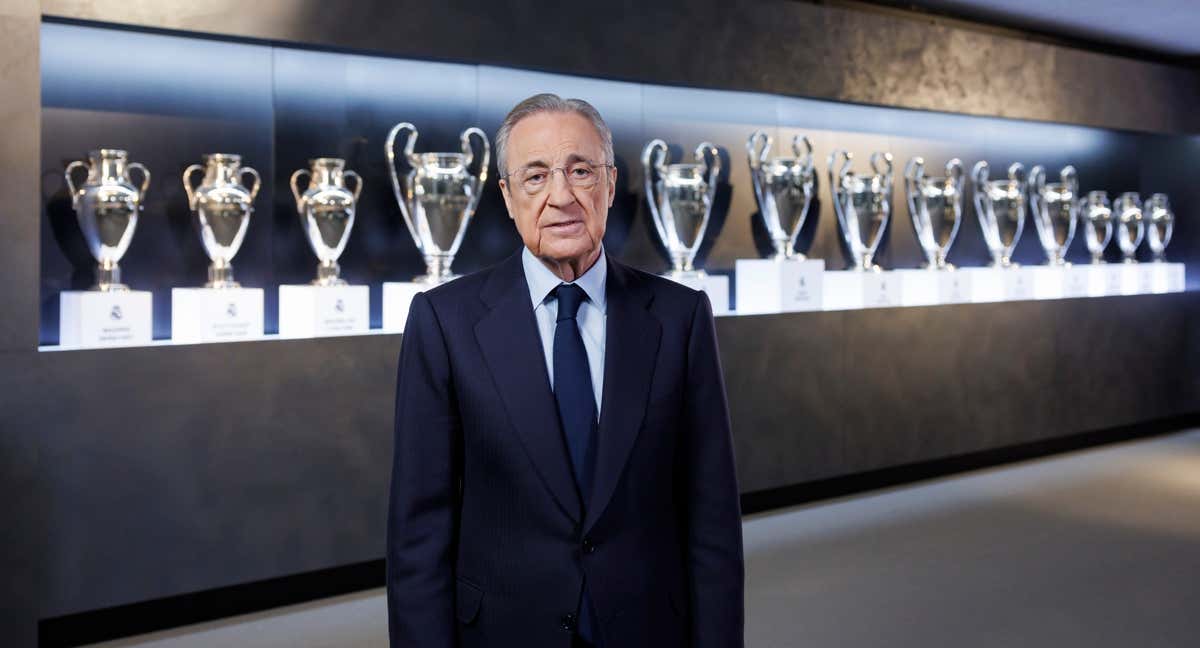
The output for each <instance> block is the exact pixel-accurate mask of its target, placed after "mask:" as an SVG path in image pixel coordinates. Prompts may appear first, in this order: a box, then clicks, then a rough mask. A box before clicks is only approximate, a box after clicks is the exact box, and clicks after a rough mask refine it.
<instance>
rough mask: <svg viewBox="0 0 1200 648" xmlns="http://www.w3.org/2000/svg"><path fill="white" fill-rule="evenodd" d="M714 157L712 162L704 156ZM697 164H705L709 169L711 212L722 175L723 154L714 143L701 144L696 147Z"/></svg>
mask: <svg viewBox="0 0 1200 648" xmlns="http://www.w3.org/2000/svg"><path fill="white" fill-rule="evenodd" d="M705 153H709V154H711V155H712V162H709V161H708V160H707V159H705V156H704V154H705ZM695 156H696V164H703V165H704V166H705V167H707V172H708V173H707V174H706V175H707V176H708V208H709V209H710V210H711V209H712V205H713V200H715V199H716V197H717V179H718V178H719V177H720V175H721V152H720V151H719V150H717V147H716V146H715V145H714V144H713V143H712V142H700V144H699V146H697V147H696V152H695Z"/></svg>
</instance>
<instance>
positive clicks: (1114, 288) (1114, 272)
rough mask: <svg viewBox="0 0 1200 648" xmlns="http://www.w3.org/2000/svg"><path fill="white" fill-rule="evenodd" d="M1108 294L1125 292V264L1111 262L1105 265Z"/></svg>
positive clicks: (1106, 291) (1105, 292) (1105, 290)
mask: <svg viewBox="0 0 1200 648" xmlns="http://www.w3.org/2000/svg"><path fill="white" fill-rule="evenodd" d="M1104 274H1105V283H1104V285H1105V289H1104V294H1106V295H1122V294H1124V287H1125V285H1124V279H1125V264H1123V263H1110V264H1106V265H1105V266H1104Z"/></svg>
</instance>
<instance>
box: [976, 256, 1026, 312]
mask: <svg viewBox="0 0 1200 648" xmlns="http://www.w3.org/2000/svg"><path fill="white" fill-rule="evenodd" d="M959 272H962V273H965V274H966V275H967V278H968V280H969V281H970V291H971V301H972V302H975V303H982V302H999V301H1022V300H1026V299H1033V298H1034V295H1033V279H1032V277H1031V276H1030V273H1029V270H1028V269H1027V268H1022V267H1021V266H1019V265H1017V264H1015V263H1014V264H1009V265H1006V266H1005V265H1002V266H996V265H991V266H988V267H986V268H963V269H961V270H959Z"/></svg>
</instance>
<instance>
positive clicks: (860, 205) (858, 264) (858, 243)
mask: <svg viewBox="0 0 1200 648" xmlns="http://www.w3.org/2000/svg"><path fill="white" fill-rule="evenodd" d="M839 158H840V159H841V162H840V163H838V159H839ZM853 163H854V156H853V155H852V154H850V153H848V152H846V150H844V149H838V150H836V151H834V152H833V153H831V154H830V155H829V190H830V193H832V194H833V211H834V213H835V214H836V215H837V220H838V228H839V229H840V230H841V232H842V240H843V241H844V242H845V243H846V247H847V248H848V249H849V250H850V254H851V256H852V257H853V266H854V268H853V269H854V270H856V271H864V270H879V266H877V265H875V262H874V260H875V250H876V249H877V248H878V247H879V242H880V241H881V240H882V239H883V234H884V232H886V231H887V225H888V221H889V220H890V219H891V215H892V154H891V153H882V152H875V153H872V154H871V170H872V171H873V172H874V174H873V175H867V176H864V175H858V174H856V173H854V172H853V171H851V170H850V167H851V166H852V165H853Z"/></svg>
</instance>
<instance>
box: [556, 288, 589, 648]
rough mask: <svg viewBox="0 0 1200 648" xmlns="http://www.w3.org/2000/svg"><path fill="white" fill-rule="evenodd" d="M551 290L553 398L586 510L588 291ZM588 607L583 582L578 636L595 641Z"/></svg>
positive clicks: (587, 495)
mask: <svg viewBox="0 0 1200 648" xmlns="http://www.w3.org/2000/svg"><path fill="white" fill-rule="evenodd" d="M554 293H555V296H556V297H557V299H558V319H557V321H556V322H555V325H554V399H555V401H557V403H558V418H559V420H560V421H561V422H562V430H563V435H564V436H565V437H566V441H567V450H568V452H569V453H570V455H571V468H572V469H573V470H574V472H575V483H576V485H578V486H579V495H580V497H582V498H583V504H584V508H585V512H586V507H587V502H588V499H589V496H590V495H591V492H592V473H593V471H594V469H595V464H596V428H597V421H596V418H597V417H596V397H595V394H594V392H593V391H592V372H591V369H590V368H589V366H588V358H587V350H586V349H584V347H583V337H581V336H580V335H579V322H578V321H576V319H575V316H576V315H578V314H579V306H580V305H581V304H582V303H583V300H584V299H586V298H587V294H586V293H584V292H583V289H582V288H580V287H579V286H577V285H575V284H559V286H558V287H557V288H555V289H554ZM591 608H592V606H591V597H590V596H589V595H588V592H587V583H586V582H585V583H584V589H583V600H582V601H580V604H579V636H580V637H581V638H583V639H584V640H585V641H588V642H593V643H594V642H595V632H594V628H593V619H592V609H591Z"/></svg>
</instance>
